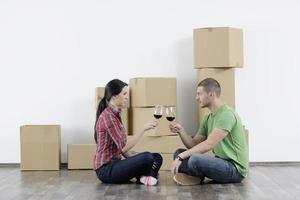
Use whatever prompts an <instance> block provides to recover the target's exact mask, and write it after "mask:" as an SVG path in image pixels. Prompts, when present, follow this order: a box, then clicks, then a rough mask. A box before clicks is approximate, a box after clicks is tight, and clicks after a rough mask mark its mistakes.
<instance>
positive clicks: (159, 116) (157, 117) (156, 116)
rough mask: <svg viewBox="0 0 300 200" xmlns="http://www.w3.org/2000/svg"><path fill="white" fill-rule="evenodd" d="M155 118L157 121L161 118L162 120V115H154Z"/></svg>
mask: <svg viewBox="0 0 300 200" xmlns="http://www.w3.org/2000/svg"><path fill="white" fill-rule="evenodd" d="M153 116H154V117H155V119H159V118H161V115H155V114H154V115H153Z"/></svg>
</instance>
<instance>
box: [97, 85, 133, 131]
mask: <svg viewBox="0 0 300 200" xmlns="http://www.w3.org/2000/svg"><path fill="white" fill-rule="evenodd" d="M104 92H105V87H96V89H95V107H96V112H97V109H98V104H99V102H100V101H101V99H102V98H103V96H104ZM121 118H122V123H123V125H124V127H125V129H126V132H127V134H130V132H131V131H129V121H128V118H129V114H128V108H124V109H122V114H121Z"/></svg>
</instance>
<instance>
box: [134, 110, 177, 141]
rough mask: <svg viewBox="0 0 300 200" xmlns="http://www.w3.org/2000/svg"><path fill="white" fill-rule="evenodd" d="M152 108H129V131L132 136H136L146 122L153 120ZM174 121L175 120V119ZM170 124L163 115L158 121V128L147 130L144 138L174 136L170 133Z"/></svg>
mask: <svg viewBox="0 0 300 200" xmlns="http://www.w3.org/2000/svg"><path fill="white" fill-rule="evenodd" d="M153 112H154V107H148V108H130V120H129V122H130V130H131V131H132V134H133V135H134V134H137V133H139V131H141V129H142V128H143V127H144V125H145V124H146V123H148V122H151V121H153V120H155V118H154V116H153ZM175 120H176V119H175ZM169 124H170V122H169V121H168V120H167V119H166V116H165V115H163V116H162V117H161V118H160V119H159V120H158V126H157V127H156V128H155V129H152V130H149V131H147V132H146V133H145V135H146V136H163V135H176V134H175V133H172V132H171V131H170V128H169Z"/></svg>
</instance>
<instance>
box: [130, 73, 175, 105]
mask: <svg viewBox="0 0 300 200" xmlns="http://www.w3.org/2000/svg"><path fill="white" fill-rule="evenodd" d="M129 87H130V105H131V107H149V106H155V105H164V106H176V105H177V93H176V89H177V85H176V78H132V79H130V80H129Z"/></svg>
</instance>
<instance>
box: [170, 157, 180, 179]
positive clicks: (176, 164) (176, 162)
mask: <svg viewBox="0 0 300 200" xmlns="http://www.w3.org/2000/svg"><path fill="white" fill-rule="evenodd" d="M181 163H182V162H181V161H180V160H178V159H175V160H174V162H173V164H172V169H171V173H172V175H173V176H174V175H175V174H177V173H178V169H179V166H180V165H181Z"/></svg>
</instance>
